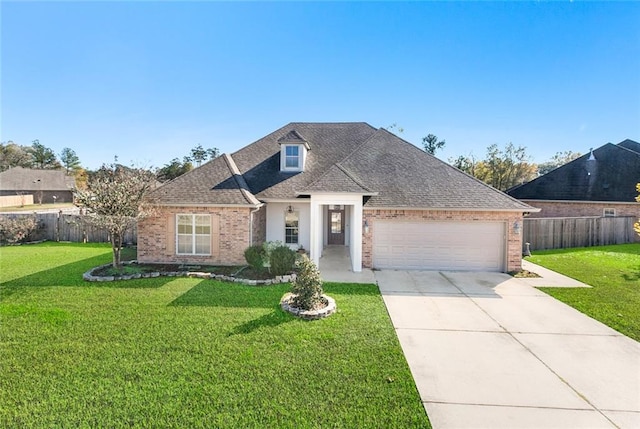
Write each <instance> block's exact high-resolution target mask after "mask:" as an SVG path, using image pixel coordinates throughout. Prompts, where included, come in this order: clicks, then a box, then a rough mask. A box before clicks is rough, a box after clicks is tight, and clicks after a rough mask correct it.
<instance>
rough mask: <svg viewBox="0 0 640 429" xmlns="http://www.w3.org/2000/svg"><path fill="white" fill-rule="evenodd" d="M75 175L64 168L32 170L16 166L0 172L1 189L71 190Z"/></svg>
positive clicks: (31, 190)
mask: <svg viewBox="0 0 640 429" xmlns="http://www.w3.org/2000/svg"><path fill="white" fill-rule="evenodd" d="M75 185H76V181H75V179H74V178H73V176H67V175H66V174H65V172H64V171H62V170H32V169H30V168H22V167H14V168H10V169H9V170H6V171H3V172H1V173H0V190H2V191H15V192H37V191H71V190H72V189H73V188H74V187H75Z"/></svg>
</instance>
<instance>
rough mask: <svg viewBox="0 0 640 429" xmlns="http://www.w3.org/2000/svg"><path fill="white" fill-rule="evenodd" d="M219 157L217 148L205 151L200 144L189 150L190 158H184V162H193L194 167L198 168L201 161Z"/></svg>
mask: <svg viewBox="0 0 640 429" xmlns="http://www.w3.org/2000/svg"><path fill="white" fill-rule="evenodd" d="M218 155H220V150H218V148H217V147H212V148H209V149H205V148H203V147H202V145H201V144H199V145H198V146H196V147H194V148H193V149H191V156H186V157H185V158H184V159H185V161H195V163H196V165H197V166H198V167H200V164H202V161H206V160H207V159H214V158H217V157H218Z"/></svg>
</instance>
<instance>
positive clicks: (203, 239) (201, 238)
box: [196, 235, 211, 255]
mask: <svg viewBox="0 0 640 429" xmlns="http://www.w3.org/2000/svg"><path fill="white" fill-rule="evenodd" d="M196 253H198V254H201V255H208V254H209V253H211V240H210V237H209V236H208V235H198V236H196Z"/></svg>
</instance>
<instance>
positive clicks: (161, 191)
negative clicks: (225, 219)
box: [150, 154, 260, 207]
mask: <svg viewBox="0 0 640 429" xmlns="http://www.w3.org/2000/svg"><path fill="white" fill-rule="evenodd" d="M150 197H151V198H152V199H153V200H155V201H156V202H158V203H159V204H162V205H173V206H197V205H205V206H208V205H219V206H225V205H229V206H251V207H255V206H257V205H260V201H258V200H257V199H256V198H255V196H254V195H253V194H252V193H251V191H250V190H249V188H248V186H247V184H246V182H245V180H244V178H243V177H242V175H241V174H240V172H239V171H238V168H237V167H236V165H235V163H234V162H233V159H231V157H230V156H229V155H227V154H224V155H222V156H219V157H218V158H216V159H213V160H211V161H209V162H207V163H206V164H203V165H202V166H200V167H198V168H195V169H193V170H191V171H189V172H188V173H185V174H183V175H182V176H179V177H177V178H175V179H173V180H171V181H169V182H167V183H165V184H163V185H162V186H160V187H158V188H156V189H155V190H153V191H152V192H151V193H150Z"/></svg>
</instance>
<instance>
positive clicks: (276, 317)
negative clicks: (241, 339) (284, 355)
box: [227, 307, 294, 337]
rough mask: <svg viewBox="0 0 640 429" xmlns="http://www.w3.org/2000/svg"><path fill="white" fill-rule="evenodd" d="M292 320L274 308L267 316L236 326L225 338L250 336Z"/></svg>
mask: <svg viewBox="0 0 640 429" xmlns="http://www.w3.org/2000/svg"><path fill="white" fill-rule="evenodd" d="M293 320H294V317H293V316H292V315H290V314H288V313H285V312H284V311H282V310H280V307H276V308H275V309H274V310H273V312H271V313H269V314H265V315H264V316H261V317H258V318H257V319H253V320H249V321H248V322H245V323H243V324H241V325H238V326H236V327H235V328H234V329H233V330H232V331H231V332H229V333H228V334H227V337H232V336H234V335H243V334H250V333H252V332H253V331H255V330H256V329H260V328H275V327H276V326H280V325H282V324H283V323H289V322H291V321H293Z"/></svg>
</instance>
